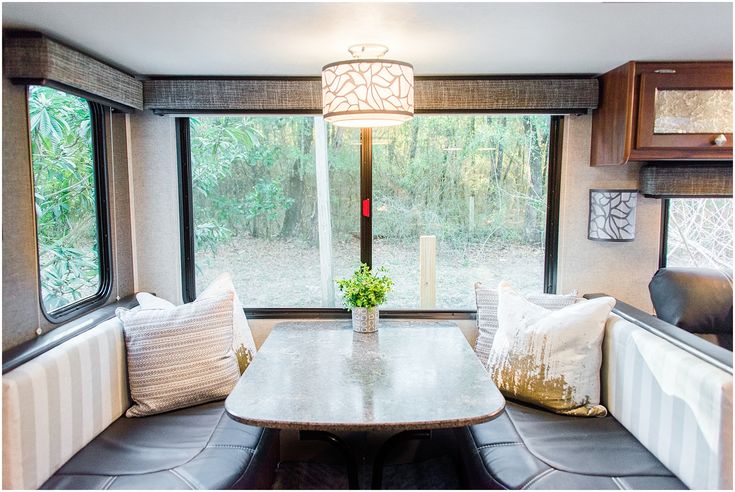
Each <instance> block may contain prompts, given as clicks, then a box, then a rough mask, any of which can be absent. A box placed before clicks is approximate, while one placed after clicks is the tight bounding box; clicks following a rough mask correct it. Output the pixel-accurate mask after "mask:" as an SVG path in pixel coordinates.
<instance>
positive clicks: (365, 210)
mask: <svg viewBox="0 0 735 492" xmlns="http://www.w3.org/2000/svg"><path fill="white" fill-rule="evenodd" d="M362 216H363V217H370V199H369V198H366V199H364V200H363V201H362Z"/></svg>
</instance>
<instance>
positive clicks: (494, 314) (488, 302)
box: [475, 282, 578, 368]
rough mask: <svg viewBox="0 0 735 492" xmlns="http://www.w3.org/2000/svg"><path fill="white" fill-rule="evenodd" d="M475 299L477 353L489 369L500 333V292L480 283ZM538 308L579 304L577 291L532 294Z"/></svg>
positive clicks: (531, 297)
mask: <svg viewBox="0 0 735 492" xmlns="http://www.w3.org/2000/svg"><path fill="white" fill-rule="evenodd" d="M475 298H476V301H477V330H478V335H477V342H475V353H476V354H477V357H478V358H479V359H480V362H482V365H484V366H485V368H487V359H488V357H489V356H490V347H492V346H493V339H494V338H495V333H496V332H497V331H498V291H497V290H495V289H491V288H489V287H485V286H484V285H482V284H481V283H480V282H477V283H476V284H475ZM526 299H528V300H529V301H531V302H532V303H534V304H536V305H537V306H541V307H545V308H546V309H552V310H557V309H561V308H563V307H565V306H569V305H571V304H574V303H575V302H577V300H578V297H577V291H576V290H573V291H571V292H570V293H569V294H563V295H561V294H531V295H529V296H527V297H526Z"/></svg>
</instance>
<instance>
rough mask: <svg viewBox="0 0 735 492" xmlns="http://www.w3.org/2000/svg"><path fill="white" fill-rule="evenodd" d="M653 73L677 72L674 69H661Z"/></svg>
mask: <svg viewBox="0 0 735 492" xmlns="http://www.w3.org/2000/svg"><path fill="white" fill-rule="evenodd" d="M653 73H676V70H674V69H673V68H659V69H658V70H654V71H653Z"/></svg>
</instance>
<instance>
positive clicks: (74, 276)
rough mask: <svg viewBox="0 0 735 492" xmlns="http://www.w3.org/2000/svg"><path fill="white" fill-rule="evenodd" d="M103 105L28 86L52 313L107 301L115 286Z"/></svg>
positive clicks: (45, 298) (45, 292)
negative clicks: (108, 245)
mask: <svg viewBox="0 0 735 492" xmlns="http://www.w3.org/2000/svg"><path fill="white" fill-rule="evenodd" d="M101 111H102V110H101V108H100V107H99V106H97V105H95V104H90V103H88V102H87V101H86V100H85V99H83V98H81V97H77V96H74V95H71V94H67V93H65V92H62V91H59V90H56V89H52V88H49V87H40V86H30V87H29V88H28V112H29V122H30V139H31V161H32V166H33V180H34V192H35V206H36V228H37V235H38V257H39V269H40V280H41V282H40V283H41V299H42V306H43V309H44V312H45V313H46V314H47V316H49V317H50V318H51V319H58V318H61V317H63V316H64V315H66V314H67V313H70V312H72V311H75V310H76V308H78V307H81V306H82V305H85V306H86V305H88V304H92V303H94V302H95V301H97V300H100V299H101V298H102V297H104V294H105V290H106V287H107V285H108V277H109V276H108V275H107V271H108V270H107V255H106V254H105V248H104V246H105V242H106V234H105V228H106V223H107V222H106V220H105V210H104V207H105V199H106V196H105V194H106V188H105V183H104V166H103V163H102V162H101V161H102V160H103V159H104V156H103V152H102V151H101V149H100V148H99V146H100V145H102V142H101V140H102V139H101V138H100V133H101V131H102V130H101V129H102V124H103V120H102V118H101V117H100V115H101Z"/></svg>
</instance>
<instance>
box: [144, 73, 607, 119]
mask: <svg viewBox="0 0 735 492" xmlns="http://www.w3.org/2000/svg"><path fill="white" fill-rule="evenodd" d="M143 91H144V95H145V97H144V99H145V108H146V109H152V110H154V111H155V112H157V113H187V112H189V113H191V112H202V113H207V112H212V113H216V112H243V113H251V112H252V113H304V114H319V113H321V111H322V104H321V80H320V79H319V78H318V77H301V78H296V77H292V78H232V79H223V78H220V79H203V78H188V79H186V78H171V79H153V80H146V81H144V82H143ZM415 94H416V96H415V108H416V113H432V112H452V111H455V112H460V113H461V112H475V113H482V112H488V113H492V112H547V113H555V114H569V113H582V112H587V111H588V110H590V109H594V108H596V107H597V100H598V96H599V88H598V83H597V80H596V79H592V78H586V77H585V78H516V79H511V78H481V77H467V78H461V77H448V78H439V77H423V78H422V77H416V88H415Z"/></svg>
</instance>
